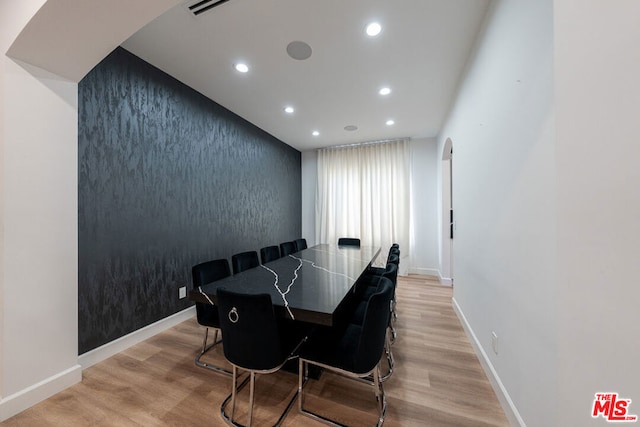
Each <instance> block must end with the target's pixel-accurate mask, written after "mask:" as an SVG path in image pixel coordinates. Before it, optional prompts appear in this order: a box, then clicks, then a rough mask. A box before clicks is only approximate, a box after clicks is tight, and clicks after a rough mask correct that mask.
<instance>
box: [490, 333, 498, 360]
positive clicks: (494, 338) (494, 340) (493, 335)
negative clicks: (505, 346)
mask: <svg viewBox="0 0 640 427" xmlns="http://www.w3.org/2000/svg"><path fill="white" fill-rule="evenodd" d="M491 347H492V348H493V352H494V353H495V354H498V334H496V333H495V331H494V332H491Z"/></svg>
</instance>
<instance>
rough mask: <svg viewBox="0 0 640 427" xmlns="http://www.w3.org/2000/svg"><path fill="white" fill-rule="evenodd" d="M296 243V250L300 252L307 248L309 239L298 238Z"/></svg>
mask: <svg viewBox="0 0 640 427" xmlns="http://www.w3.org/2000/svg"><path fill="white" fill-rule="evenodd" d="M294 243H295V244H296V251H298V252H300V251H303V250H305V249H307V239H296V240H294Z"/></svg>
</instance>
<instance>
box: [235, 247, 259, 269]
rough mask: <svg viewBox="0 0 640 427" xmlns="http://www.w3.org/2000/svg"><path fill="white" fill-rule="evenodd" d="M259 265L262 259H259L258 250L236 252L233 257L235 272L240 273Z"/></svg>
mask: <svg viewBox="0 0 640 427" xmlns="http://www.w3.org/2000/svg"><path fill="white" fill-rule="evenodd" d="M259 265H260V260H259V259H258V252H256V251H247V252H240V253H239V254H235V255H233V256H232V257H231V266H232V268H233V274H238V273H240V272H242V271H245V270H248V269H250V268H254V267H257V266H259Z"/></svg>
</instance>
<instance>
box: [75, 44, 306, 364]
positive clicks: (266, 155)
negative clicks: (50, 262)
mask: <svg viewBox="0 0 640 427" xmlns="http://www.w3.org/2000/svg"><path fill="white" fill-rule="evenodd" d="M78 104H79V105H78V114H79V120H78V123H79V124H78V127H79V128H78V145H79V147H78V163H79V164H78V166H79V172H78V173H79V176H78V199H79V200H78V211H79V212H78V221H79V224H78V233H79V237H78V238H79V242H78V243H79V267H78V269H79V271H78V288H79V289H78V304H79V307H78V311H79V314H78V316H79V352H80V353H84V352H86V351H88V350H91V349H93V348H95V347H98V346H100V345H102V344H105V343H107V342H109V341H112V340H114V339H116V338H118V337H121V336H123V335H125V334H127V333H129V332H132V331H134V330H136V329H139V328H141V327H143V326H146V325H148V324H150V323H153V322H155V321H157V320H159V319H162V318H164V317H166V316H168V315H171V314H173V313H176V312H177V311H180V310H182V309H184V308H186V307H187V306H189V305H190V302H189V301H187V300H178V290H177V288H178V286H179V285H181V284H188V287H189V288H190V287H191V276H190V275H191V266H192V265H194V264H196V263H198V262H202V261H206V260H210V259H214V258H222V257H226V258H230V257H231V255H232V254H233V253H236V252H240V251H245V250H258V249H259V248H260V247H262V246H266V245H269V244H278V243H280V242H283V241H286V240H292V239H294V238H297V237H299V236H300V233H301V176H300V173H301V172H300V152H298V151H297V150H294V149H293V148H291V147H289V146H288V145H286V144H284V143H282V142H281V141H279V140H277V139H276V138H274V137H272V136H271V135H269V134H267V133H266V132H264V131H262V130H260V129H258V128H257V127H255V126H253V125H252V124H250V123H248V122H247V121H245V120H243V119H241V118H240V117H238V116H236V115H234V114H233V113H231V112H229V111H228V110H226V109H224V108H222V107H221V106H220V105H218V104H216V103H214V102H212V101H211V100H209V99H207V98H205V97H203V96H202V95H200V94H199V93H197V92H195V91H194V90H192V89H190V88H189V87H187V86H185V85H183V84H182V83H180V82H178V81H177V80H175V79H173V78H172V77H170V76H168V75H167V74H165V73H163V72H162V71H160V70H158V69H156V68H154V67H152V66H151V65H149V64H148V63H146V62H144V61H142V60H141V59H139V58H137V57H136V56H134V55H132V54H131V53H129V52H127V51H126V50H124V49H122V48H118V49H116V50H115V51H114V52H113V53H112V54H111V55H109V56H108V57H107V58H105V59H104V60H103V61H102V62H101V63H100V64H99V65H98V66H97V67H96V68H95V69H94V70H92V71H91V72H90V73H89V74H88V75H87V76H86V77H85V78H84V79H83V80H82V81H81V82H80V83H79V85H78Z"/></svg>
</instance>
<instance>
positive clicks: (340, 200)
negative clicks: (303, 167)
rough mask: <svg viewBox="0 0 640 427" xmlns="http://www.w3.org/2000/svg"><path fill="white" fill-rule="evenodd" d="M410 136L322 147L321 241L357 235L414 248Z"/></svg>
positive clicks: (386, 246) (368, 240) (319, 190)
mask: <svg viewBox="0 0 640 427" xmlns="http://www.w3.org/2000/svg"><path fill="white" fill-rule="evenodd" d="M409 167H410V163H409V142H408V141H406V140H401V141H395V142H389V143H372V144H365V145H359V146H348V147H341V148H327V149H321V150H318V187H317V191H316V241H317V242H318V243H336V242H337V241H338V238H339V237H358V238H360V240H361V244H362V245H375V246H380V247H382V254H383V255H384V257H386V253H387V250H388V249H389V247H390V246H391V244H392V243H398V244H399V245H400V248H401V251H402V255H403V258H405V256H406V255H408V253H407V252H408V249H409V220H410V217H409V215H410V214H409V213H410V205H409V203H410V200H409V190H410V188H409V185H410V181H409Z"/></svg>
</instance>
